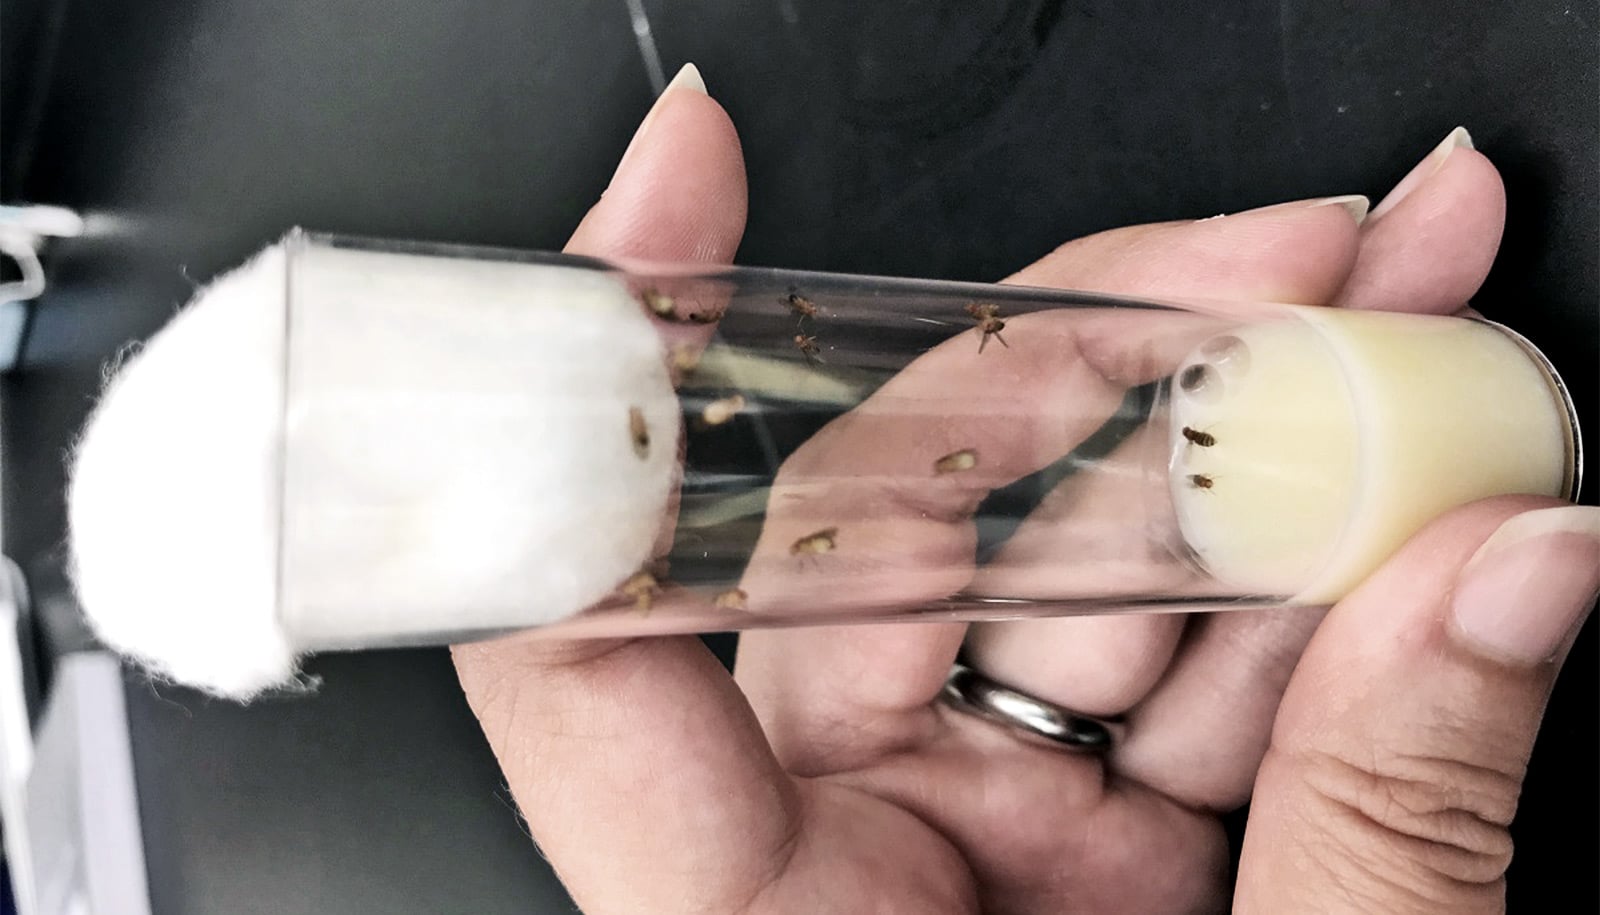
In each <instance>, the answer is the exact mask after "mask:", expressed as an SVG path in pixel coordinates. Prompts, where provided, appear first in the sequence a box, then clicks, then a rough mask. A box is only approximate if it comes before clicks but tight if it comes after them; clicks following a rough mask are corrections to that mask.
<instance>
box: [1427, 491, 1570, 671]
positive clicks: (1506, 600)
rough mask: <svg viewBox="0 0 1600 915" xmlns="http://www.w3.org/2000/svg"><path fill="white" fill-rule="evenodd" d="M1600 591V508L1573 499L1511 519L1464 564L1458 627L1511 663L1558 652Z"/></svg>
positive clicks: (1478, 647)
mask: <svg viewBox="0 0 1600 915" xmlns="http://www.w3.org/2000/svg"><path fill="white" fill-rule="evenodd" d="M1596 592H1600V508H1591V507H1587V506H1581V505H1568V506H1563V507H1561V508H1546V509H1542V510H1539V511H1532V512H1525V513H1523V514H1520V515H1517V516H1516V517H1514V518H1512V519H1510V520H1509V521H1506V522H1505V523H1504V524H1502V525H1500V528H1499V529H1498V530H1496V531H1495V532H1494V534H1492V535H1491V536H1490V537H1489V539H1488V540H1486V541H1484V544H1483V546H1482V547H1480V548H1479V549H1478V552H1477V553H1475V554H1474V555H1473V557H1472V559H1471V560H1470V561H1469V562H1468V563H1467V564H1466V566H1465V567H1464V568H1463V569H1462V570H1461V576H1460V578H1459V579H1458V580H1457V583H1456V591H1455V597H1454V599H1453V600H1452V602H1451V613H1452V616H1453V621H1454V628H1455V632H1456V635H1457V636H1458V637H1459V638H1460V639H1461V640H1462V641H1463V642H1465V643H1466V644H1467V645H1468V646H1469V647H1470V648H1472V649H1473V650H1475V651H1476V652H1478V653H1479V654H1483V655H1488V656H1489V657H1491V658H1495V659H1497V660H1500V661H1503V662H1507V663H1512V664H1521V665H1528V664H1538V663H1540V662H1543V661H1548V660H1550V659H1552V658H1553V657H1555V655H1556V653H1557V652H1559V651H1560V650H1561V649H1562V647H1563V646H1564V645H1565V644H1566V643H1567V640H1568V639H1570V638H1571V637H1572V634H1573V632H1574V630H1576V629H1577V627H1578V625H1579V624H1580V623H1581V622H1582V621H1583V619H1584V617H1585V616H1586V615H1587V614H1588V611H1589V608H1590V607H1591V606H1592V605H1593V604H1594V600H1595V595H1596Z"/></svg>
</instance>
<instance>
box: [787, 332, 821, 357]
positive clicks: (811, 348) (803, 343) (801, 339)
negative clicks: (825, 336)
mask: <svg viewBox="0 0 1600 915" xmlns="http://www.w3.org/2000/svg"><path fill="white" fill-rule="evenodd" d="M794 348H795V349H797V350H799V351H800V352H802V353H804V354H805V357H806V361H807V362H821V361H822V357H820V356H818V355H817V353H819V352H821V347H819V346H817V338H816V337H811V336H807V335H805V334H795V335H794Z"/></svg>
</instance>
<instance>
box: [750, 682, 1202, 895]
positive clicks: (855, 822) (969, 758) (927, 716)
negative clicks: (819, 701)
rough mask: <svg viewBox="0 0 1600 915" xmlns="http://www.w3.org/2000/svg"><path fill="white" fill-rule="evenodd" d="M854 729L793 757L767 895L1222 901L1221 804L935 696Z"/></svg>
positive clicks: (765, 891) (764, 893) (844, 728)
mask: <svg viewBox="0 0 1600 915" xmlns="http://www.w3.org/2000/svg"><path fill="white" fill-rule="evenodd" d="M841 730H846V727H844V726H842V727H841ZM851 730H853V732H854V733H856V734H859V735H863V736H861V737H860V739H859V740H858V741H852V742H850V743H848V744H846V745H841V746H836V747H832V748H828V749H827V750H825V751H823V752H821V753H810V754H807V756H808V757H810V758H806V759H803V760H797V761H796V762H795V764H794V765H793V768H792V771H794V772H795V774H796V776H797V785H798V790H799V792H800V794H801V796H802V798H803V803H804V804H805V811H806V815H805V816H804V817H803V818H802V819H801V823H802V824H803V825H802V829H801V831H800V832H799V834H798V835H797V836H796V837H795V839H794V844H793V847H792V849H791V850H790V851H789V858H788V863H787V866H786V867H785V868H784V870H783V872H782V877H781V878H780V879H779V880H778V881H776V882H774V883H772V884H770V885H769V886H768V887H767V888H766V889H765V890H764V891H763V894H762V897H761V900H762V902H763V903H765V904H766V906H765V910H770V911H796V910H799V909H800V908H801V906H800V905H799V903H800V902H801V901H804V902H805V906H803V908H805V909H806V910H812V911H841V912H842V911H919V912H960V911H971V912H976V911H983V912H997V913H1005V912H1018V913H1035V912H1046V911H1048V912H1068V911H1072V912H1079V911H1081V912H1107V911H1130V912H1186V911H1212V910H1214V909H1217V908H1218V907H1220V905H1221V901H1222V898H1223V881H1224V877H1225V876H1226V866H1227V846H1226V842H1225V840H1224V838H1223V835H1222V830H1221V828H1220V826H1219V824H1218V823H1217V820H1216V818H1215V817H1213V816H1211V815H1208V814H1205V813H1199V812H1195V811H1192V810H1189V809H1187V808H1185V807H1184V806H1183V805H1181V804H1179V803H1177V802H1175V801H1173V800H1171V799H1170V798H1167V797H1165V796H1164V795H1162V794H1161V793H1159V792H1157V791H1154V790H1152V789H1150V788H1147V787H1145V786H1143V785H1141V784H1138V783H1137V782H1131V781H1126V780H1122V779H1117V778H1108V777H1107V774H1106V770H1105V767H1104V766H1103V765H1102V764H1101V762H1100V761H1099V760H1098V759H1097V758H1095V757H1091V756H1068V755H1064V754H1061V753H1059V752H1057V751H1053V750H1050V749H1048V748H1043V747H1033V746H1030V745H1027V744H1023V743H1020V742H1018V741H1016V740H1015V739H1014V738H1012V737H1010V736H1009V735H1006V734H1004V733H1002V732H998V731H995V730H992V729H991V728H990V727H989V726H988V725H985V724H983V723H979V722H975V721H971V720H968V719H965V718H963V717H961V716H958V715H953V714H949V713H946V712H943V711H939V710H936V709H932V708H924V709H922V710H920V711H916V712H911V713H907V714H904V715H898V716H893V717H891V718H886V719H883V720H880V721H878V722H875V723H873V724H871V725H866V726H863V727H861V728H859V729H851ZM1112 837H1114V838H1112ZM755 908H756V910H762V909H763V907H762V906H757V907H755Z"/></svg>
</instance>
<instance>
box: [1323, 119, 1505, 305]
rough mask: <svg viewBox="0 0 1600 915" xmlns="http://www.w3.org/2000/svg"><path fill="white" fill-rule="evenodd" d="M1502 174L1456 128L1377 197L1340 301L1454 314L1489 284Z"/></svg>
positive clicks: (1500, 216) (1500, 218)
mask: <svg viewBox="0 0 1600 915" xmlns="http://www.w3.org/2000/svg"><path fill="white" fill-rule="evenodd" d="M1505 213H1506V195H1505V186H1504V185H1503V184H1502V183H1501V181H1500V174H1499V172H1497V171H1496V170H1495V167H1494V165H1492V164H1491V163H1490V162H1489V160H1488V159H1486V158H1484V156H1483V154H1482V153H1479V152H1476V151H1475V150H1473V148H1472V139H1471V137H1469V136H1468V135H1467V132H1466V130H1464V129H1462V128H1457V129H1456V130H1454V131H1451V133H1450V135H1449V136H1448V137H1445V139H1444V141H1443V142H1442V143H1440V144H1439V146H1438V147H1436V148H1435V149H1434V150H1433V151H1432V152H1430V153H1428V155H1427V156H1425V157H1424V158H1423V160H1422V161H1421V162H1420V163H1418V164H1417V165H1416V166H1415V167H1414V168H1413V169H1412V170H1411V172H1410V173H1409V174H1407V175H1406V177H1405V178H1403V179H1402V180H1401V181H1400V183H1399V184H1397V185H1396V186H1395V188H1394V190H1392V191H1390V192H1389V194H1388V196H1386V197H1384V199H1383V200H1382V201H1381V202H1380V203H1379V204H1378V206H1377V208H1375V209H1374V210H1373V211H1372V215H1371V216H1369V217H1368V218H1367V221H1366V223H1365V224H1364V226H1363V227H1362V233H1361V236H1362V237H1361V250H1360V254H1359V255H1358V257H1357V258H1356V266H1355V269H1354V270H1353V271H1352V272H1351V274H1350V280H1349V282H1348V283H1346V284H1345V287H1344V290H1343V291H1342V292H1341V293H1340V295H1339V297H1338V298H1337V299H1336V300H1335V301H1334V304H1336V305H1339V306H1342V307H1345V308H1373V309H1380V310H1383V311H1410V312H1419V313H1427V314H1449V313H1452V312H1455V311H1457V310H1459V309H1460V308H1461V307H1462V306H1463V305H1465V304H1467V300H1468V299H1469V298H1471V296H1472V295H1473V293H1475V292H1477V291H1478V287H1479V286H1481V285H1482V284H1483V280H1484V277H1486V276H1488V274H1489V267H1490V265H1491V264H1492V263H1493V262H1494V256H1495V252H1496V251H1497V250H1498V249H1499V247H1500V234H1501V232H1502V230H1503V228H1504V225H1505Z"/></svg>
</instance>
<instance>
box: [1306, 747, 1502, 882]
mask: <svg viewBox="0 0 1600 915" xmlns="http://www.w3.org/2000/svg"><path fill="white" fill-rule="evenodd" d="M1302 764H1303V765H1302V771H1303V772H1304V773H1305V778H1304V783H1305V784H1306V786H1307V787H1308V788H1309V789H1310V790H1311V791H1312V792H1314V794H1315V795H1316V796H1317V797H1318V798H1319V799H1320V800H1321V801H1322V802H1323V806H1324V810H1325V811H1326V812H1327V813H1329V814H1330V816H1328V817H1325V818H1320V819H1321V820H1322V823H1323V826H1322V828H1323V829H1324V830H1325V831H1326V832H1327V833H1329V838H1332V839H1334V840H1335V841H1336V842H1337V844H1338V845H1339V846H1341V848H1342V849H1343V850H1344V851H1345V852H1346V853H1347V854H1348V855H1350V856H1351V857H1353V858H1355V859H1357V860H1356V863H1357V864H1359V865H1360V866H1361V867H1363V869H1365V870H1366V871H1367V872H1368V873H1370V874H1371V875H1372V876H1373V877H1374V878H1376V879H1378V880H1381V881H1383V882H1385V883H1388V884H1391V885H1394V886H1396V887H1397V888H1399V889H1403V890H1405V891H1407V892H1408V893H1410V894H1415V895H1420V896H1423V897H1426V898H1437V897H1440V896H1441V895H1444V896H1447V897H1448V898H1457V897H1458V896H1459V894H1460V893H1461V892H1462V891H1473V890H1477V889H1482V888H1488V887H1497V886H1499V885H1500V882H1501V881H1502V880H1503V878H1504V876H1505V872H1506V868H1507V867H1508V866H1509V865H1510V863H1511V853H1512V842H1511V834H1510V831H1509V829H1508V827H1509V826H1510V824H1511V819H1512V817H1513V816H1514V815H1515V813H1516V806H1517V796H1518V794H1519V792H1520V788H1521V771H1520V767H1516V768H1514V769H1513V768H1512V767H1509V766H1508V767H1504V768H1497V767H1495V766H1487V765H1481V764H1475V763H1470V762H1465V761H1462V760H1459V759H1454V758H1449V757H1445V756H1434V755H1428V754H1410V753H1394V752H1384V751H1381V750H1377V749H1376V748H1373V749H1371V750H1369V751H1368V752H1366V753H1332V752H1316V753H1311V754H1307V756H1306V758H1305V759H1303V760H1302Z"/></svg>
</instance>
